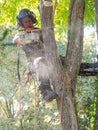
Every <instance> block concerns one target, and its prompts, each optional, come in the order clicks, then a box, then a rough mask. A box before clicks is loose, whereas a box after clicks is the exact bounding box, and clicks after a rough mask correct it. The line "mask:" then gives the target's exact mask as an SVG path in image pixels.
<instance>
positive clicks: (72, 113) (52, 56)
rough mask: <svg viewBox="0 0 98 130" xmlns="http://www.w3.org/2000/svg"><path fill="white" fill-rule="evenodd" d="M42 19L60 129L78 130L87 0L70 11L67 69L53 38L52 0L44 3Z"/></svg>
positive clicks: (75, 2)
mask: <svg viewBox="0 0 98 130" xmlns="http://www.w3.org/2000/svg"><path fill="white" fill-rule="evenodd" d="M39 9H40V17H41V24H42V34H43V41H44V44H45V58H46V60H47V62H48V66H49V68H48V69H49V75H50V79H51V81H52V84H53V87H54V90H55V92H56V93H57V94H58V96H59V97H58V99H57V106H58V111H59V114H60V120H61V127H60V130H78V123H77V114H76V106H75V100H74V99H75V94H74V92H75V85H76V77H77V75H78V73H79V66H80V62H81V58H82V48H83V15H84V0H71V1H70V12H69V32H68V48H67V55H66V60H65V66H63V65H62V64H61V62H60V58H59V56H58V53H57V47H56V42H55V36H54V24H53V7H52V1H51V0H47V1H46V0H44V1H43V0H41V3H40V6H39Z"/></svg>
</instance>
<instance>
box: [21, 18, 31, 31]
mask: <svg viewBox="0 0 98 130" xmlns="http://www.w3.org/2000/svg"><path fill="white" fill-rule="evenodd" d="M22 26H23V27H24V29H28V28H32V27H33V21H32V19H31V18H30V17H28V16H27V17H25V18H23V19H22Z"/></svg>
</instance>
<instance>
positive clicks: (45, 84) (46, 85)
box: [39, 80, 58, 102]
mask: <svg viewBox="0 0 98 130" xmlns="http://www.w3.org/2000/svg"><path fill="white" fill-rule="evenodd" d="M39 91H40V93H41V95H42V98H43V100H45V101H46V102H50V101H52V100H54V99H56V98H57V97H58V95H57V94H56V93H55V92H53V90H52V89H51V86H50V81H49V80H42V81H41V82H40V85H39Z"/></svg>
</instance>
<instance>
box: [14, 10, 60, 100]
mask: <svg viewBox="0 0 98 130" xmlns="http://www.w3.org/2000/svg"><path fill="white" fill-rule="evenodd" d="M17 22H18V26H19V28H22V31H20V33H19V34H16V36H15V37H14V39H13V42H14V43H16V44H17V45H18V46H19V47H20V46H21V47H22V48H23V50H24V52H25V54H26V57H27V60H28V75H29V74H32V73H36V75H37V77H38V80H39V91H40V92H41V94H42V97H43V99H44V100H45V101H47V102H49V101H52V100H53V99H56V98H57V97H58V96H57V94H56V93H55V92H54V91H53V90H52V89H51V84H50V79H49V73H48V68H47V63H46V61H45V58H44V55H45V53H44V45H43V41H42V34H41V30H40V29H38V28H35V27H34V24H35V23H37V20H36V18H35V15H34V13H33V12H32V11H30V10H29V9H22V10H20V12H19V14H18V16H17Z"/></svg>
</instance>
